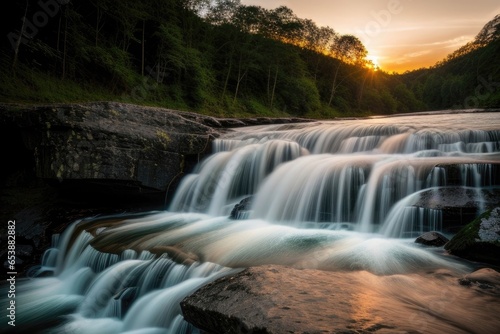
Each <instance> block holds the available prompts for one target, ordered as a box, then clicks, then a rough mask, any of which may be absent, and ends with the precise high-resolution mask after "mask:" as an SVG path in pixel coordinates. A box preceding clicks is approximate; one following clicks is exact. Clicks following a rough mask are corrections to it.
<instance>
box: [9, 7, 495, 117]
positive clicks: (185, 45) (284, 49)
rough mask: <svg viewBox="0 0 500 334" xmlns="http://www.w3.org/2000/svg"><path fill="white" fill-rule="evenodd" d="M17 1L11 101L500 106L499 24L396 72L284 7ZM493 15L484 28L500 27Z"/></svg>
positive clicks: (213, 107)
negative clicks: (451, 51)
mask: <svg viewBox="0 0 500 334" xmlns="http://www.w3.org/2000/svg"><path fill="white" fill-rule="evenodd" d="M13 4H14V6H13V7H14V10H12V12H11V13H9V15H8V17H7V18H5V22H6V23H7V24H6V25H5V26H6V27H7V30H6V31H5V32H4V34H3V36H5V38H3V39H2V45H1V46H2V51H1V54H0V66H1V70H2V73H3V75H2V77H1V79H0V80H1V81H0V88H1V91H0V100H1V101H3V102H75V101H88V100H114V101H123V102H132V103H138V104H148V105H159V106H164V107H170V108H177V109H184V110H193V111H197V112H203V113H210V114H215V115H220V116H222V115H224V116H246V115H266V116H273V115H276V116H278V115H279V116H283V115H300V116H309V117H334V116H347V115H361V114H392V113H396V112H409V111H420V110H429V109H442V108H451V107H483V106H489V107H499V106H500V102H499V101H500V99H499V89H498V85H495V84H494V83H496V82H500V78H499V65H498V64H499V60H498V58H499V57H498V54H499V52H498V51H499V44H498V43H499V41H498V38H497V37H498V36H497V35H498V34H497V35H495V34H494V33H493V34H490V35H488V34H486V35H488V36H489V37H488V38H483V39H482V42H480V43H479V42H478V43H477V44H475V45H473V46H469V47H467V48H466V49H464V50H462V51H460V52H459V54H456V55H452V56H450V58H449V59H447V60H445V61H443V62H441V63H439V64H437V65H436V66H435V67H433V68H431V69H425V70H418V71H413V72H410V73H406V74H404V75H394V74H388V73H385V72H384V71H383V70H378V69H376V68H373V64H371V63H370V62H368V61H367V60H366V59H365V56H366V54H367V51H366V49H365V47H364V46H363V45H362V43H361V42H360V41H359V39H357V38H356V37H355V36H352V35H340V34H338V33H337V32H336V31H335V30H334V29H333V28H330V27H319V26H317V25H316V24H315V23H314V22H313V21H311V20H308V19H304V18H299V17H297V16H296V15H295V14H294V13H293V12H292V11H291V10H290V9H289V8H287V7H284V6H282V7H278V8H276V9H273V10H268V9H264V8H261V7H258V6H244V5H242V4H241V3H240V1H239V0H161V1H158V0H145V1H140V2H139V1H133V0H122V1H112V0H89V1H77V0H72V1H69V0H40V1H31V0H28V1H26V0H23V1H14V2H13ZM23 17H26V19H25V20H23ZM496 19H498V17H497V18H496ZM492 22H494V21H492ZM490 25H491V26H492V27H493V28H491V27H490V28H489V30H488V31H497V30H495V29H497V26H496V25H495V24H490ZM485 29H486V28H485ZM483 35H484V34H483ZM486 35H485V36H486ZM478 36H479V35H478ZM491 36H493V37H491ZM494 36H497V37H494ZM20 37H21V38H20ZM478 38H479V37H478ZM457 52H458V51H457ZM485 81H486V82H490V83H492V84H491V85H490V86H488V87H487V88H486V89H487V90H488V94H486V93H485V92H483V91H481V92H480V94H482V95H481V96H476V95H477V94H476V91H477V90H478V89H477V87H478V85H485V84H484V83H483V82H485ZM486 95H487V96H486ZM471 96H472V97H471ZM470 101H472V102H470ZM471 103H473V105H472V104H471Z"/></svg>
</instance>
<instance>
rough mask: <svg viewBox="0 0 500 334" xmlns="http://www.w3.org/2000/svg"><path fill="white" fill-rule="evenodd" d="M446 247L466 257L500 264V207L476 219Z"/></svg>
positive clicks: (451, 251) (449, 250)
mask: <svg viewBox="0 0 500 334" xmlns="http://www.w3.org/2000/svg"><path fill="white" fill-rule="evenodd" d="M444 248H445V249H446V250H447V251H448V252H449V253H450V254H453V255H457V256H460V257H463V258H465V259H469V260H472V261H479V262H486V263H491V264H496V265H500V207H498V208H495V209H493V210H490V211H486V212H485V213H483V214H481V215H480V216H479V217H477V218H476V219H474V220H473V221H472V222H471V223H469V224H468V225H466V226H465V227H464V228H462V229H461V230H460V231H459V232H458V233H457V234H456V235H455V236H454V237H453V238H452V239H451V240H450V241H449V242H448V243H447V244H446V245H445V247H444Z"/></svg>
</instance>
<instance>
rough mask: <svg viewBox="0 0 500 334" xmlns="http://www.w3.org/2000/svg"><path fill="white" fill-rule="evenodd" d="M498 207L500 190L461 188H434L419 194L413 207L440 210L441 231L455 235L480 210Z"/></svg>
mask: <svg viewBox="0 0 500 334" xmlns="http://www.w3.org/2000/svg"><path fill="white" fill-rule="evenodd" d="M498 205H500V190H499V189H495V188H490V189H487V188H486V189H472V188H464V187H461V186H448V187H444V188H434V189H429V190H425V191H423V192H421V194H420V199H419V200H418V202H416V203H415V206H417V207H421V208H426V209H433V210H440V211H441V214H442V224H443V226H442V231H445V232H449V233H457V232H458V231H459V230H460V229H461V228H462V227H464V226H465V225H467V224H468V223H470V222H471V221H472V220H473V219H474V218H475V217H477V215H478V214H479V213H480V212H478V210H480V208H487V209H492V208H494V207H495V206H498Z"/></svg>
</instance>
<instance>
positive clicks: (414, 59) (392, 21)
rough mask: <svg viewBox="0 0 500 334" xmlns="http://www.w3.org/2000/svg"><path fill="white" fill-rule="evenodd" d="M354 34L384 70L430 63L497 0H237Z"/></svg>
mask: <svg viewBox="0 0 500 334" xmlns="http://www.w3.org/2000/svg"><path fill="white" fill-rule="evenodd" d="M241 3H242V4H244V5H257V6H262V7H264V8H268V9H272V8H276V7H279V6H287V7H289V8H291V9H292V10H293V11H294V13H295V14H296V15H297V16H298V17H300V18H308V19H311V20H313V21H315V22H316V24H317V25H318V26H329V27H331V28H333V29H334V30H335V31H337V32H338V33H340V34H352V35H355V36H357V37H358V38H359V39H360V40H361V41H362V42H363V44H364V45H365V47H366V49H367V50H368V54H369V57H370V59H372V60H373V61H374V62H376V63H378V64H379V66H380V68H381V69H383V70H384V71H387V72H393V71H394V72H399V73H401V72H404V71H406V70H412V69H417V68H421V67H428V66H432V65H434V64H435V63H436V62H437V61H439V60H442V59H443V58H445V57H446V55H448V54H449V53H451V52H453V51H454V50H456V49H458V48H459V47H460V46H462V45H464V44H466V43H467V42H469V41H471V40H473V39H474V37H475V36H476V35H477V33H479V31H480V30H481V28H482V27H483V26H484V25H485V24H486V23H487V22H488V21H490V20H492V19H493V18H494V17H495V15H497V14H500V1H498V0H365V1H363V0H241Z"/></svg>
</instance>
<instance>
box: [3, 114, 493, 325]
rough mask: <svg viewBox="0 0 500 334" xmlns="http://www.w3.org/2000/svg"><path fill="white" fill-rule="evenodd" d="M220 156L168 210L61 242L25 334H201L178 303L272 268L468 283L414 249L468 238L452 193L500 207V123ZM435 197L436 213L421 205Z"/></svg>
mask: <svg viewBox="0 0 500 334" xmlns="http://www.w3.org/2000/svg"><path fill="white" fill-rule="evenodd" d="M213 152H214V153H213V154H212V155H211V156H209V157H208V158H206V159H205V160H204V161H202V162H201V163H200V164H199V165H198V166H197V168H196V169H195V170H194V171H193V173H192V174H190V175H187V176H185V177H184V179H183V181H182V183H181V185H180V186H179V188H178V190H177V192H176V195H175V198H174V199H173V200H172V202H171V204H170V206H169V208H168V210H166V211H163V212H150V213H144V214H138V215H132V216H114V217H98V218H95V217H94V218H89V219H85V220H82V221H77V222H74V223H72V224H71V225H70V226H69V227H68V228H67V229H66V231H65V232H64V233H63V234H61V235H60V236H55V237H54V238H53V247H52V248H51V249H49V250H48V251H47V252H46V254H45V255H44V257H43V263H42V264H41V265H40V266H39V267H36V268H33V269H32V270H31V272H30V275H31V276H32V277H34V278H32V279H25V280H23V281H21V280H19V282H18V294H17V301H16V303H17V305H19V308H18V311H17V314H18V318H17V322H18V324H19V326H20V327H22V328H24V329H25V330H32V331H33V330H35V331H40V330H41V329H42V328H44V332H46V333H197V332H198V330H197V329H196V328H194V327H192V326H191V325H190V324H188V323H187V322H186V321H184V320H183V318H182V315H181V312H180V307H179V302H180V301H181V300H182V299H183V298H184V297H185V296H187V295H189V294H190V293H192V292H194V291H195V290H196V289H197V288H199V287H200V286H201V285H203V284H206V283H207V282H209V281H211V280H214V279H216V278H218V277H221V276H223V275H227V274H230V273H233V272H236V271H237V270H240V269H241V268H244V267H247V266H255V265H261V264H281V265H288V266H295V267H298V268H313V269H321V270H326V271H346V270H347V271H357V270H363V271H367V272H369V273H371V274H375V275H405V274H406V275H413V274H418V273H421V272H425V271H426V270H427V271H428V270H438V269H440V268H444V269H446V270H451V271H453V272H455V273H459V274H462V273H463V274H465V273H468V272H470V271H471V267H470V266H469V265H468V264H466V263H465V262H460V261H458V260H455V259H454V258H453V257H450V256H447V255H446V254H444V252H443V250H442V249H427V248H423V247H419V246H417V245H415V244H414V242H413V241H414V238H415V237H416V236H418V235H419V234H421V233H423V232H426V231H433V230H438V231H442V232H443V233H445V234H446V235H448V236H451V235H452V234H453V232H454V231H455V230H454V228H455V227H456V226H455V225H454V223H449V222H447V221H446V220H445V219H444V218H443V212H442V210H440V207H441V206H443V205H444V204H443V203H438V200H439V198H438V197H439V196H437V194H439V192H440V191H446V190H449V191H452V192H454V191H456V189H462V190H463V191H464V193H465V192H466V193H467V194H469V195H470V193H472V195H471V196H472V197H471V198H472V202H471V203H469V205H470V204H472V206H473V207H475V208H476V211H477V212H476V213H477V214H479V213H481V211H482V210H484V209H485V208H486V207H488V205H489V204H490V203H491V200H492V198H493V199H494V200H496V201H497V202H498V200H499V198H498V194H499V193H500V115H499V114H498V113H476V114H453V115H450V114H448V115H426V116H404V117H392V118H372V119H366V120H343V121H330V122H317V123H306V124H288V125H272V126H256V127H248V128H242V129H238V130H235V131H234V132H231V133H228V134H226V135H225V136H224V137H223V138H220V139H217V140H216V141H215V142H214V143H213ZM424 194H425V195H426V196H431V199H430V200H428V201H427V202H428V203H430V204H432V205H429V206H428V207H424V206H419V205H417V204H418V203H421V201H422V197H423V196H424ZM433 194H435V195H433ZM249 196H252V206H251V208H250V209H249V210H247V211H245V212H243V213H240V217H244V218H246V219H243V220H233V219H230V218H229V217H228V216H229V215H230V213H231V210H232V209H233V207H234V205H235V204H237V203H239V202H240V201H241V200H242V199H244V198H247V197H249ZM419 201H420V202H419ZM448 205H449V203H448ZM360 288H361V287H360ZM3 296H5V294H3V293H2V298H3ZM413 298H416V299H418V298H419V296H418V295H415V296H413ZM422 298H423V297H422ZM2 302H3V300H2ZM414 302H415V303H416V304H418V303H423V302H424V301H423V300H415V301H414ZM480 302H481V301H479V302H478V303H480ZM468 307H471V308H481V305H480V304H479V305H471V306H468ZM443 321H446V319H445V320H443ZM0 326H4V325H3V324H2V325H0ZM0 329H4V327H0Z"/></svg>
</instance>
